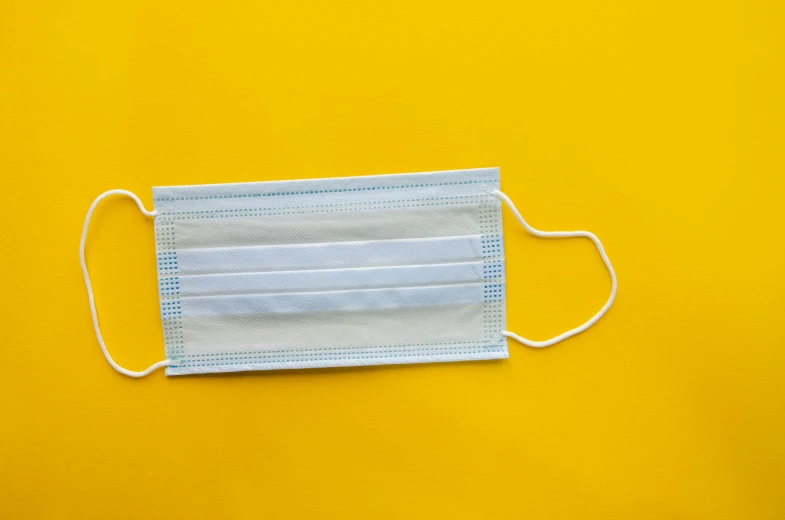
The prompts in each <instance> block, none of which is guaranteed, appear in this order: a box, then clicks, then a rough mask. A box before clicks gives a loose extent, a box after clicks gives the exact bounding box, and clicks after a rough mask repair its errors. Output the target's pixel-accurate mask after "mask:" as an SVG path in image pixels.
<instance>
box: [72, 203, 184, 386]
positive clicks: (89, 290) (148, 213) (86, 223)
mask: <svg viewBox="0 0 785 520" xmlns="http://www.w3.org/2000/svg"><path fill="white" fill-rule="evenodd" d="M112 195H125V196H126V197H130V198H132V199H133V200H134V202H136V205H137V206H139V210H140V211H141V212H142V213H143V214H145V215H146V216H148V217H154V216H156V215H157V214H158V212H157V211H147V210H146V209H145V208H144V206H143V205H142V201H141V200H139V197H137V196H136V195H135V194H133V193H131V192H130V191H126V190H109V191H107V192H105V193H102V194H100V195H99V196H98V197H97V198H96V199H95V200H94V201H93V204H92V205H91V206H90V209H89V210H87V217H85V221H84V228H83V229H82V240H81V242H79V261H80V262H81V263H82V274H84V283H85V286H86V287H87V297H88V298H89V300H90V311H91V312H92V313H93V326H94V327H95V337H96V338H97V339H98V344H99V345H101V350H102V351H103V352H104V356H105V357H106V360H107V361H108V362H109V364H110V365H112V368H114V369H115V370H117V371H118V372H120V373H121V374H125V375H127V376H131V377H144V376H146V375H147V374H149V373H150V372H152V371H153V370H156V369H158V368H161V367H165V366H167V365H169V364H171V361H169V360H168V359H167V360H164V361H159V362H158V363H156V364H154V365H152V366H151V367H150V368H148V369H146V370H142V371H141V372H134V371H133V370H127V369H125V368H123V367H121V366H120V365H118V364H117V363H115V362H114V360H113V359H112V356H110V355H109V351H108V350H107V349H106V344H105V343H104V338H103V336H102V335H101V328H100V327H99V326H98V314H97V313H96V310H95V298H94V297H93V286H92V285H91V284H90V275H89V274H87V263H86V262H85V257H84V246H85V242H86V241H87V229H88V228H89V227H90V218H91V217H92V216H93V211H95V208H96V206H98V203H99V202H101V201H102V200H103V199H105V198H106V197H111V196H112Z"/></svg>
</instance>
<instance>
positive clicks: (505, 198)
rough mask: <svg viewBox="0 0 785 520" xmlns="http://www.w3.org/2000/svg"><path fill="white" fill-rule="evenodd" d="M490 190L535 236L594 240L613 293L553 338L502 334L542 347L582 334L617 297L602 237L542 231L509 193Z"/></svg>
mask: <svg viewBox="0 0 785 520" xmlns="http://www.w3.org/2000/svg"><path fill="white" fill-rule="evenodd" d="M488 191H489V192H490V193H492V194H493V195H495V196H497V197H498V198H500V199H501V200H503V201H504V203H505V204H507V207H508V208H510V211H512V213H513V215H515V218H517V219H518V222H520V223H521V225H522V226H523V227H524V228H526V231H528V232H529V233H531V234H532V235H534V236H537V237H542V238H573V237H584V238H588V239H589V240H591V241H592V242H594V245H595V246H596V247H597V252H598V253H600V258H602V261H603V263H604V264H605V267H607V268H608V274H609V275H610V276H611V294H610V296H608V301H607V302H605V305H603V306H602V309H600V311H599V312H598V313H597V314H595V315H594V316H592V317H591V319H589V321H587V322H586V323H584V324H583V325H581V326H579V327H575V328H574V329H572V330H568V331H567V332H564V333H562V334H559V335H558V336H556V337H553V338H551V339H547V340H545V341H532V340H530V339H526V338H522V337H521V336H519V335H517V334H515V333H514V332H510V331H508V330H505V331H502V334H503V335H505V336H507V337H510V338H513V339H514V340H516V341H518V342H520V343H523V344H524V345H526V346H528V347H535V348H542V347H550V346H551V345H555V344H556V343H559V342H560V341H562V340H565V339H567V338H569V337H570V336H574V335H576V334H580V333H581V332H583V331H584V330H586V329H588V328H589V327H591V326H592V325H594V324H595V323H597V320H599V319H600V318H602V316H603V314H605V313H606V312H607V311H608V309H610V308H611V305H613V300H615V299H616V272H615V271H614V270H613V266H612V265H611V261H610V260H608V255H606V254H605V248H603V247H602V243H601V242H600V239H599V238H597V237H596V236H595V235H594V233H589V232H588V231H540V230H538V229H534V228H533V227H531V226H530V225H529V224H528V223H527V222H526V221H525V220H524V219H523V217H522V216H521V214H520V212H518V209H517V208H516V207H515V204H513V203H512V200H510V197H508V196H507V195H505V194H504V193H502V192H501V191H499V190H496V189H491V190H488Z"/></svg>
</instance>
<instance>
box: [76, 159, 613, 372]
mask: <svg viewBox="0 0 785 520" xmlns="http://www.w3.org/2000/svg"><path fill="white" fill-rule="evenodd" d="M111 195H124V196H128V197H130V198H132V199H133V200H134V201H135V202H136V204H137V206H139V209H140V210H141V211H142V213H144V214H145V215H147V216H150V217H154V219H155V241H156V256H157V261H158V290H159V297H160V306H161V321H162V324H163V332H164V340H165V351H166V359H165V360H164V361H161V362H159V363H156V364H154V365H152V366H151V367H150V368H148V369H147V370H144V371H141V372H134V371H130V370H127V369H125V368H122V367H120V366H119V365H117V363H115V362H114V360H112V357H111V356H110V355H109V352H108V350H107V348H106V345H105V343H104V340H103V337H102V336H101V330H100V328H99V325H98V318H97V315H96V308H95V301H94V297H93V291H92V287H91V284H90V277H89V275H88V272H87V265H86V263H85V254H84V248H85V240H86V237H87V230H88V227H89V223H90V217H91V216H92V214H93V211H94V210H95V208H96V206H97V205H98V203H99V202H100V201H101V200H102V199H104V198H106V197H109V196H111ZM153 199H154V207H155V209H154V211H148V210H146V209H145V208H144V206H143V205H142V202H141V201H140V200H139V198H138V197H137V196H136V195H134V194H133V193H130V192H128V191H124V190H112V191H108V192H106V193H104V194H102V195H100V196H99V197H98V198H97V199H96V200H95V201H94V202H93V204H92V206H91V207H90V209H89V211H88V212H87V217H86V219H85V224H84V230H83V232H82V240H81V243H80V260H81V264H82V272H83V274H84V279H85V284H86V286H87V293H88V297H89V301H90V309H91V311H92V315H93V324H94V327H95V333H96V336H97V338H98V343H99V345H100V346H101V349H102V350H103V353H104V356H105V357H106V359H107V361H108V362H109V364H110V365H111V366H112V367H114V368H115V370H117V371H118V372H121V373H123V374H125V375H128V376H133V377H141V376H144V375H147V374H149V373H150V372H152V371H153V370H155V369H157V368H160V367H163V366H165V367H166V374H167V375H184V374H201V373H212V372H235V371H242V370H277V369H287V368H317V367H336V366H358V365H380V364H390V363H427V362H436V361H466V360H480V359H498V358H506V357H508V353H507V338H508V337H509V338H513V339H515V340H516V341H518V342H520V343H523V344H524V345H528V346H530V347H546V346H549V345H553V344H555V343H558V342H559V341H562V340H563V339H566V338H569V337H570V336H573V335H575V334H578V333H579V332H582V331H584V330H586V329H587V328H589V327H590V326H591V325H593V324H594V323H595V322H596V321H597V320H599V319H600V317H601V316H602V315H603V314H605V312H606V311H607V310H608V309H609V308H610V306H611V304H612V303H613V300H614V298H615V295H616V275H615V273H614V271H613V268H612V267H611V263H610V261H609V260H608V257H607V256H606V254H605V251H604V249H603V247H602V244H601V243H600V241H599V240H598V239H597V237H596V236H594V235H593V234H591V233H589V232H586V231H556V232H545V231H538V230H536V229H534V228H532V227H531V226H529V225H528V224H527V223H526V221H525V220H524V219H523V217H522V216H521V214H520V213H519V212H518V210H517V209H516V208H515V206H514V205H513V203H512V201H511V200H510V199H509V197H507V196H506V195H505V194H504V193H502V192H501V191H499V169H498V168H487V169H475V170H458V171H445V172H434V173H415V174H402V175H378V176H367V177H349V178H336V179H311V180H299V181H279V182H259V183H247V184H212V185H203V186H175V187H163V188H153ZM502 203H504V204H506V205H507V207H508V208H509V209H510V210H511V211H512V214H513V215H514V216H515V218H516V219H517V220H518V221H519V222H520V223H521V225H522V226H523V227H524V228H525V229H526V230H527V231H528V232H529V233H532V234H534V235H536V236H539V237H546V238H562V237H585V238H588V239H590V240H591V241H592V242H594V244H595V245H596V246H597V250H598V251H599V253H600V256H601V257H602V260H603V262H604V263H605V265H606V267H607V268H608V272H609V273H610V277H611V282H612V284H611V293H610V297H609V298H608V301H607V303H606V304H605V305H604V306H603V308H602V309H601V310H600V311H599V312H598V313H597V314H595V315H594V316H593V317H592V318H591V319H590V320H589V321H587V322H586V323H584V324H583V325H581V326H579V327H576V328H574V329H572V330H569V331H567V332H565V333H563V334H560V335H558V336H556V337H554V338H551V339H549V340H546V341H531V340H528V339H525V338H522V337H520V336H518V335H516V334H514V333H512V332H509V331H507V330H505V329H506V325H505V279H504V243H503V236H502Z"/></svg>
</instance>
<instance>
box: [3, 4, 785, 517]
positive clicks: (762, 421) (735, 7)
mask: <svg viewBox="0 0 785 520" xmlns="http://www.w3.org/2000/svg"><path fill="white" fill-rule="evenodd" d="M784 23H785V4H783V3H782V2H779V1H770V2H764V1H755V2H743V1H740V0H739V1H735V2H727V1H725V2H723V1H720V2H715V1H711V2H710V1H703V2H684V1H677V0H667V1H644V2H625V1H602V2H569V1H563V0H558V1H555V2H546V1H530V0H527V1H523V2H518V1H506V2H491V1H483V2H479V1H478V2H467V1H456V0H450V1H447V0H438V1H432V0H420V1H410V0H404V1H394V2H374V1H346V0H336V1H330V2H314V3H301V2H269V1H266V2H251V1H248V2H237V1H233V0H222V1H218V2H166V1H164V2H162V1H156V0H146V1H140V2H130V1H129V2H125V1H123V2H99V1H94V2H87V1H59V2H35V1H30V2H26V1H8V0H6V1H3V2H2V3H0V172H2V177H1V180H2V185H1V186H0V212H2V214H1V215H0V216H1V217H2V223H3V226H2V237H3V240H2V242H3V254H2V259H1V260H0V262H2V263H1V264H0V266H1V267H2V269H1V271H0V272H2V282H3V283H2V288H3V291H2V294H3V296H2V307H0V312H1V314H0V315H1V316H2V319H3V321H2V345H0V518H3V519H6V518H7V519H29V518H96V519H104V518H171V519H179V518H189V519H193V518H341V519H344V518H450V519H454V518H527V519H531V518H548V519H560V518H564V519H593V518H597V519H630V518H635V519H649V518H650V519H662V518H668V519H712V520H714V519H726V518H728V519H730V518H733V519H769V518H771V519H773V518H783V517H785V377H784V375H785V332H783V331H784V330H785V328H783V325H785V275H784V274H783V269H785V254H783V253H785V231H783V230H784V229H785V226H784V225H785V209H784V208H785V36H783V24H784ZM497 165H498V166H500V167H501V168H502V183H503V188H504V190H505V191H506V192H507V193H508V194H509V195H510V196H512V197H513V199H514V200H515V201H516V203H517V205H518V207H519V208H520V209H521V210H522V212H523V213H524V215H525V216H526V217H527V218H528V219H529V221H530V222H531V223H532V224H533V225H535V226H537V227H540V228H543V229H574V228H578V229H589V230H591V231H594V232H595V233H596V234H597V235H599V237H600V238H601V239H602V240H603V241H604V243H605V246H606V248H607V251H608V254H609V255H610V257H611V260H612V261H613V263H614V265H615V267H616V269H617V271H618V276H619V283H620V285H619V296H618V299H617V301H616V305H615V306H614V307H613V308H612V309H611V311H610V312H609V313H608V315H607V316H606V317H605V318H604V319H603V320H601V321H600V322H599V324H597V325H596V326H595V327H594V328H593V329H591V330H590V331H589V332H587V333H585V334H583V335H580V336H578V337H576V338H573V339H571V340H568V341H567V342H565V343H563V344H561V345H559V346H556V347H553V348H550V349H546V350H534V349H528V348H525V347H523V346H521V345H517V344H515V343H511V344H510V351H511V358H510V359H509V360H506V361H500V362H476V363H453V364H432V365H416V366H394V367H378V368H358V369H332V370H306V371H284V372H276V373H251V374H242V375H223V376H208V377H202V376H200V377H182V378H172V379H169V378H166V377H165V376H164V374H163V373H162V372H160V371H159V372H156V373H154V374H153V375H151V376H149V377H147V378H146V379H142V380H134V379H130V378H127V377H123V376H121V375H119V374H117V373H115V372H114V371H113V370H112V369H111V368H110V367H109V366H108V365H107V364H106V362H105V360H104V358H103V357H102V356H101V353H100V350H99V347H98V345H97V344H96V341H95V337H94V335H93V331H92V325H91V322H90V317H89V312H88V306H87V299H86V295H85V291H84V287H83V282H82V278H81V273H80V270H79V264H78V259H77V245H78V241H79V235H80V232H81V226H82V221H83V218H84V215H85V212H86V210H87V208H88V206H89V204H90V203H91V201H92V200H93V198H94V197H95V196H96V195H98V194H99V193H100V192H102V191H104V190H107V189H111V188H118V187H121V188H126V189H129V190H133V191H135V192H136V193H138V194H140V196H141V197H142V199H143V200H144V201H145V202H146V204H147V205H148V206H149V205H150V204H151V195H150V188H151V186H153V185H176V184H196V183H221V182H239V181H266V180H274V179H299V178H306V177H333V176H344V175H365V174H374V173H399V172H417V171H429V170H440V169H457V168H470V167H482V166H497ZM96 217H97V219H96V220H95V221H94V226H93V227H92V232H91V235H90V240H89V244H88V245H89V247H88V261H89V264H90V266H91V270H92V274H93V282H94V284H95V287H96V297H97V300H98V307H99V312H100V316H101V319H102V324H103V327H104V333H105V336H106V338H107V342H108V344H109V346H110V350H111V352H112V354H113V355H114V356H115V359H116V360H118V362H120V364H122V365H124V366H126V367H128V368H131V369H136V370H139V369H142V368H144V367H146V366H148V365H149V364H151V363H152V362H154V361H158V360H159V359H161V358H162V353H163V340H162V333H161V330H160V321H159V317H158V308H157V288H156V278H155V262H154V242H153V228H152V223H151V222H150V221H149V220H147V219H145V218H144V217H142V216H141V215H140V214H139V213H138V212H137V210H136V208H135V207H134V206H133V203H132V202H130V201H128V200H114V201H112V202H107V203H105V204H104V205H102V207H101V208H100V210H99V211H98V212H97V214H96ZM505 245H506V251H507V258H508V267H507V276H508V289H509V299H508V327H509V328H510V329H511V330H514V331H516V332H518V333H521V334H523V335H526V336H528V337H532V338H536V339H542V338H545V337H549V336H551V335H554V334H556V333H558V332H561V331H562V330H564V329H566V328H569V327H572V326H575V325H576V324H578V323H580V322H582V321H583V320H584V319H586V318H587V317H588V316H590V315H591V314H592V313H593V312H595V310H596V309H597V308H598V307H599V306H600V305H601V304H602V303H603V301H604V300H605V298H606V296H607V291H608V287H609V284H608V279H607V275H606V274H605V272H604V270H603V267H602V264H601V263H600V261H599V259H598V257H597V256H596V253H595V252H594V250H593V248H592V245H591V244H590V243H589V242H588V241H584V240H572V241H550V242H549V241H543V240H537V239H534V238H531V237H528V236H526V234H525V232H524V231H523V230H522V229H520V228H519V226H518V225H517V224H516V223H515V222H514V220H513V219H512V218H511V215H510V214H509V212H506V211H505Z"/></svg>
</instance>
